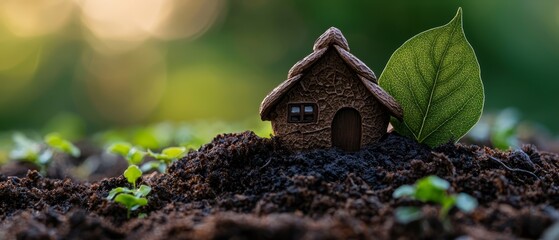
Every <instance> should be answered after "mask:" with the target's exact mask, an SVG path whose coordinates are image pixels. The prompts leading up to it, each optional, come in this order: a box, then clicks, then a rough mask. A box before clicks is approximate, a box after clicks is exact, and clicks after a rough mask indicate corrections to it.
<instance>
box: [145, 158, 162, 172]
mask: <svg viewBox="0 0 559 240" xmlns="http://www.w3.org/2000/svg"><path fill="white" fill-rule="evenodd" d="M140 169H142V172H148V171H151V170H152V169H155V170H157V171H159V172H160V173H164V172H165V171H166V170H167V164H165V163H164V162H161V161H158V160H157V161H149V162H147V163H144V164H143V165H142V167H141V168H140Z"/></svg>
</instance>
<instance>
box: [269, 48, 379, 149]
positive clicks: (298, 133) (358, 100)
mask: <svg viewBox="0 0 559 240" xmlns="http://www.w3.org/2000/svg"><path fill="white" fill-rule="evenodd" d="M306 102H310V103H316V104H317V105H318V119H317V121H316V122H315V123H288V122H287V117H288V109H287V105H288V104H289V103H306ZM344 107H351V108H355V109H356V110H357V111H359V113H360V114H361V121H362V124H363V126H362V130H361V131H362V137H361V146H365V145H367V144H370V143H373V142H376V141H378V139H379V138H380V137H382V135H383V134H384V133H386V127H387V125H388V121H389V118H390V117H389V114H388V112H387V110H386V108H385V107H384V106H382V104H381V103H379V102H378V101H377V100H376V99H375V98H374V97H373V95H372V94H371V93H370V92H369V91H368V90H367V89H366V88H365V86H364V85H363V83H362V82H361V81H360V80H359V79H358V77H357V75H356V74H355V73H354V72H352V70H351V69H350V68H349V66H347V65H346V64H345V62H344V61H343V60H342V59H341V58H340V57H339V56H338V53H337V52H336V51H335V50H334V49H329V50H328V52H327V53H326V54H325V55H324V56H323V57H322V58H321V59H320V60H318V61H317V62H316V63H315V64H314V65H313V66H311V67H310V68H309V69H307V70H306V71H305V72H303V78H302V79H301V80H300V81H299V83H298V84H296V85H295V86H294V87H293V88H292V89H291V90H290V91H289V92H288V93H287V94H285V96H284V97H283V99H282V100H281V101H280V102H279V103H278V104H277V105H276V107H275V109H274V110H273V113H272V115H271V116H272V127H273V129H274V133H275V134H276V136H280V137H281V139H282V142H283V143H284V144H286V145H290V146H291V148H292V149H296V150H303V149H311V148H330V147H331V146H332V144H331V129H330V128H331V124H332V120H333V119H334V115H335V114H336V112H337V111H338V110H339V109H341V108H344ZM379 128H380V129H379Z"/></svg>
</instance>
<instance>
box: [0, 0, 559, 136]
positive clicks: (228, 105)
mask: <svg viewBox="0 0 559 240" xmlns="http://www.w3.org/2000/svg"><path fill="white" fill-rule="evenodd" d="M459 6H461V7H463V10H464V27H465V32H466V36H467V38H468V40H469V41H470V43H471V44H472V46H473V47H474V49H475V51H476V53H477V56H478V59H479V62H480V65H481V70H482V79H483V81H484V83H485V91H486V106H485V111H486V112H488V111H496V110H498V109H502V108H506V107H515V108H517V109H519V110H520V112H521V113H522V117H523V118H525V119H528V120H531V121H535V122H539V123H542V124H543V125H545V126H546V127H547V128H549V129H551V130H552V131H554V132H556V133H557V132H559V124H557V120H558V110H557V109H558V107H557V105H558V104H559V94H558V93H557V90H559V67H558V63H559V1H551V0H537V1H525V0H506V1H505V0H491V1H487V0H468V1H452V0H443V1H429V0H423V1H411V0H410V1H403V0H396V1H364V0H363V1H332V0H323V1H295V0H273V1H272V0H229V1H225V0H149V1H148V0H145V1H144V0H142V1H138V0H118V1H114V0H43V1H35V0H2V1H1V2H0V131H9V130H13V129H44V130H42V131H45V132H48V131H50V130H58V129H61V128H71V129H73V131H75V132H76V133H78V134H86V133H92V132H95V131H98V130H101V129H107V128H112V127H123V126H132V125H141V124H149V123H154V122H160V121H189V122H190V121H206V120H207V121H221V122H225V123H239V122H242V123H244V125H242V126H248V127H246V128H251V126H254V128H258V127H259V126H261V124H262V123H260V120H259V117H258V107H259V105H260V102H261V100H262V99H263V98H264V96H265V95H266V94H267V93H268V92H269V91H270V90H272V89H273V88H274V87H275V86H277V85H278V84H279V83H280V82H282V81H283V80H285V77H286V75H287V71H288V70H289V68H290V67H291V66H292V65H293V64H294V63H295V62H297V61H298V60H300V59H301V58H303V57H304V56H306V55H307V54H309V53H310V52H311V51H312V45H313V43H314V40H315V39H316V38H317V37H318V36H319V35H320V34H321V33H322V32H324V31H325V30H326V29H327V28H328V27H330V26H336V27H338V28H339V29H341V30H342V32H343V33H344V35H345V36H346V38H347V39H348V41H349V44H350V47H351V51H352V53H353V54H354V55H356V56H357V57H359V58H360V59H361V60H363V61H364V62H365V63H366V64H367V65H369V67H371V69H373V71H375V73H376V74H377V76H380V73H381V72H382V70H383V68H384V65H385V64H386V62H387V61H388V59H389V57H390V55H391V53H392V52H393V51H394V50H395V49H396V48H398V47H399V46H400V45H401V44H402V43H403V42H404V41H406V40H407V39H409V38H410V37H412V36H414V35H415V34H417V33H419V32H421V31H424V30H427V29H429V28H432V27H435V26H440V25H443V24H445V23H447V22H448V21H449V20H450V19H451V18H452V17H453V16H454V14H455V13H456V10H457V8H458V7H459ZM264 124H267V123H264Z"/></svg>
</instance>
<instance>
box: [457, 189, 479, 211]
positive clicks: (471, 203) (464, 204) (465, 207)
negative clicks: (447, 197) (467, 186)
mask: <svg viewBox="0 0 559 240" xmlns="http://www.w3.org/2000/svg"><path fill="white" fill-rule="evenodd" d="M477 205H478V202H477V199H475V198H474V197H472V196H470V195H468V194H466V193H459V194H458V195H457V196H456V207H457V208H458V209H460V211H462V212H465V213H471V212H472V211H474V209H476V207H477Z"/></svg>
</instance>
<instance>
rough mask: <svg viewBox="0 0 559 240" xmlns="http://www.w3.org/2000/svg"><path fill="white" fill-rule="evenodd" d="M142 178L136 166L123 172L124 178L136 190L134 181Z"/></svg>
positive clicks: (140, 171) (131, 166) (129, 167)
mask: <svg viewBox="0 0 559 240" xmlns="http://www.w3.org/2000/svg"><path fill="white" fill-rule="evenodd" d="M141 176H142V170H140V168H139V167H138V166H136V165H130V166H128V168H127V169H126V170H125V171H124V177H125V178H126V180H128V182H129V183H131V184H132V185H133V186H134V188H136V180H138V178H140V177H141Z"/></svg>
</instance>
